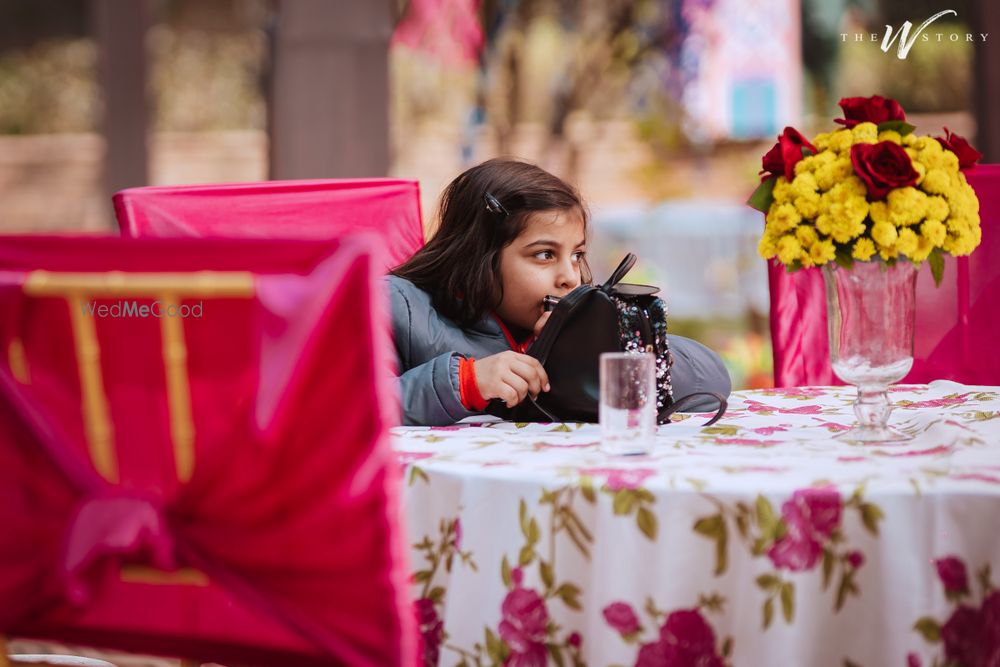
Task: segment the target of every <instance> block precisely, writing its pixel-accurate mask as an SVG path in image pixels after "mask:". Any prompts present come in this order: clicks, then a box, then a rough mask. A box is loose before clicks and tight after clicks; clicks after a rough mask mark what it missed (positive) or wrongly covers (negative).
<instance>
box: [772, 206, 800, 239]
mask: <svg viewBox="0 0 1000 667" xmlns="http://www.w3.org/2000/svg"><path fill="white" fill-rule="evenodd" d="M801 221H802V216H801V215H800V214H799V212H798V211H797V210H795V207H794V206H793V205H791V204H773V205H772V206H771V210H770V211H768V214H767V224H768V226H770V227H771V231H772V233H774V234H784V233H785V232H787V231H790V230H792V229H794V228H795V225H797V224H799V222H801Z"/></svg>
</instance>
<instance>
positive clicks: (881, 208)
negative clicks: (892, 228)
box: [868, 201, 892, 225]
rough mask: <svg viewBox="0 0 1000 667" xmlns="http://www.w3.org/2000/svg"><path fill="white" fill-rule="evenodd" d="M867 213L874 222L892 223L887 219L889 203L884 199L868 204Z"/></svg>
mask: <svg viewBox="0 0 1000 667" xmlns="http://www.w3.org/2000/svg"><path fill="white" fill-rule="evenodd" d="M868 215H869V217H871V219H872V222H874V223H876V224H879V223H882V224H889V225H891V224H892V221H891V220H889V205H888V204H886V203H885V202H884V201H873V202H872V203H871V204H869V206H868Z"/></svg>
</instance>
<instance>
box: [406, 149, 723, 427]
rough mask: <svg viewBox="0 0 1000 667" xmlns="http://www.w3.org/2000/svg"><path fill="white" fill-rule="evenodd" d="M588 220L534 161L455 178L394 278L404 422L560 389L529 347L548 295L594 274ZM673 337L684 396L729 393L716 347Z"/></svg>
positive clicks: (674, 375) (571, 193) (464, 413)
mask: <svg viewBox="0 0 1000 667" xmlns="http://www.w3.org/2000/svg"><path fill="white" fill-rule="evenodd" d="M587 226H588V214H587V210H586V208H585V207H584V205H583V202H582V200H581V199H580V196H579V194H577V192H576V190H575V189H573V188H572V187H571V186H570V185H568V184H566V183H564V182H563V181H562V180H560V179H558V178H556V177H555V176H553V175H552V174H550V173H548V172H546V171H544V170H543V169H540V168H539V167H536V166H534V165H531V164H528V163H525V162H518V161H514V160H503V159H494V160H489V161H487V162H484V163H482V164H480V165H478V166H476V167H473V168H471V169H469V170H468V171H466V172H465V173H463V174H461V175H460V176H459V177H458V178H456V179H455V180H454V181H452V182H451V184H450V185H449V186H448V187H447V188H446V189H445V191H444V194H443V195H442V198H441V210H440V227H439V228H438V231H437V233H436V234H435V235H434V237H433V238H432V239H431V240H430V241H429V242H428V243H427V245H425V246H424V247H423V248H421V249H420V250H419V251H417V253H416V254H415V255H414V256H413V257H411V258H410V259H409V260H408V261H407V262H406V263H404V264H403V265H402V266H399V267H397V268H396V269H395V270H394V271H393V272H392V275H390V276H389V278H388V282H389V285H390V291H391V295H392V297H391V298H392V320H393V334H394V337H395V341H396V351H397V353H398V356H399V372H400V373H401V374H402V375H401V377H400V382H401V385H402V386H401V390H402V399H403V421H404V423H405V424H408V425H419V424H452V423H454V422H456V421H459V420H460V419H463V418H465V417H468V416H470V415H474V414H480V413H482V412H483V411H484V410H485V408H486V404H487V403H488V402H489V401H490V400H491V399H500V400H502V401H504V402H505V403H506V404H507V406H509V407H513V406H515V405H517V404H518V403H520V402H521V401H523V400H524V399H525V398H526V397H527V396H528V394H531V395H532V396H537V395H538V394H539V393H540V392H544V391H549V382H548V378H547V377H546V375H545V369H544V368H542V366H541V364H540V363H539V362H538V361H537V360H536V359H534V358H533V357H530V356H528V355H526V354H524V351H525V350H526V349H527V348H528V345H530V344H531V342H532V340H534V338H535V337H536V336H537V335H538V333H539V332H540V331H541V329H542V327H543V326H544V325H545V322H546V320H547V319H548V316H549V313H548V312H546V311H545V310H544V307H543V299H544V298H545V297H546V295H553V296H557V297H562V296H565V295H566V294H569V293H570V292H571V291H572V290H573V289H574V288H575V287H577V286H579V285H580V284H582V283H584V282H590V279H591V276H590V270H589V268H588V266H587V261H586V238H587ZM669 339H670V349H671V351H672V353H673V356H674V365H673V367H672V369H671V380H672V383H673V389H674V394H675V395H677V396H684V395H687V394H690V393H694V392H698V391H711V392H716V393H719V394H722V395H723V396H728V395H729V391H730V388H731V386H730V380H729V374H728V373H727V372H726V369H725V367H724V366H723V365H722V360H721V359H719V356H718V355H717V354H715V353H714V352H712V351H711V350H710V349H708V348H707V347H705V346H704V345H701V344H700V343H697V342H695V341H693V340H690V339H687V338H682V337H680V336H673V335H671V336H670V337H669ZM715 407H716V406H715V404H714V401H712V400H711V399H706V400H705V401H704V402H703V403H695V404H694V405H692V406H691V407H690V410H692V411H702V410H714V409H715Z"/></svg>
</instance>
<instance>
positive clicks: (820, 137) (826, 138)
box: [812, 132, 830, 151]
mask: <svg viewBox="0 0 1000 667" xmlns="http://www.w3.org/2000/svg"><path fill="white" fill-rule="evenodd" d="M812 145H813V146H815V147H816V149H817V150H819V151H825V150H826V149H827V148H829V146H830V133H829V132H820V133H819V134H817V135H816V138H815V139H813V140H812Z"/></svg>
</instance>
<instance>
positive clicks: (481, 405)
mask: <svg viewBox="0 0 1000 667" xmlns="http://www.w3.org/2000/svg"><path fill="white" fill-rule="evenodd" d="M475 364H476V360H475V359H466V358H464V357H463V358H462V359H459V360H458V395H459V398H460V399H462V405H464V406H465V409H466V410H474V411H476V412H482V411H483V410H485V409H486V404H487V401H486V399H485V398H483V395H482V394H480V393H479V385H478V384H476V365H475Z"/></svg>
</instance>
